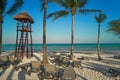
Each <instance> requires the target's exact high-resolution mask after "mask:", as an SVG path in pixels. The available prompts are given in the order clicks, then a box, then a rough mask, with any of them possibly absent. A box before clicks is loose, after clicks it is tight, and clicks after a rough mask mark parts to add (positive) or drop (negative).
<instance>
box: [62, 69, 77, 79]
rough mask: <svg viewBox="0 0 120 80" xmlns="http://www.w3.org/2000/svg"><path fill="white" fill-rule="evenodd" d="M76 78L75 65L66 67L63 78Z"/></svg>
mask: <svg viewBox="0 0 120 80" xmlns="http://www.w3.org/2000/svg"><path fill="white" fill-rule="evenodd" d="M75 78H76V73H75V71H74V68H73V67H65V68H64V72H63V76H62V79H63V80H75Z"/></svg>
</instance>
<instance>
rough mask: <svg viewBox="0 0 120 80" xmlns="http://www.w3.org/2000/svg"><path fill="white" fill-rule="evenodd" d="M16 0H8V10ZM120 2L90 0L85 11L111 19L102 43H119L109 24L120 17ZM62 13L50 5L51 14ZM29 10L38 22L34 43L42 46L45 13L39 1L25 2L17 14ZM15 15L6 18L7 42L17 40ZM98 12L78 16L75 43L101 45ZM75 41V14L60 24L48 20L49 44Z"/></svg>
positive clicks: (34, 26)
mask: <svg viewBox="0 0 120 80" xmlns="http://www.w3.org/2000/svg"><path fill="white" fill-rule="evenodd" d="M13 1H14V0H8V5H7V8H6V10H7V9H8V8H9V7H10V6H11V5H12V4H13ZM119 3H120V0H88V3H87V4H86V6H85V7H84V9H100V10H102V11H103V12H104V13H105V14H106V15H107V19H106V20H105V21H104V22H103V23H102V24H101V43H119V42H120V39H119V38H118V36H116V35H115V34H113V33H111V32H106V30H107V29H108V22H109V21H111V20H115V19H119V18H120V10H119V7H120V4H119ZM58 10H62V8H61V7H60V6H58V5H54V4H51V3H50V4H49V5H48V14H49V13H51V12H54V11H58ZM23 11H26V12H27V13H29V15H30V16H31V17H32V18H33V19H34V21H35V23H34V24H32V30H33V43H42V34H43V13H40V2H39V0H29V2H28V0H24V5H23V7H22V8H21V9H20V10H19V11H18V12H17V13H16V14H18V13H21V12H23ZM16 14H14V15H7V16H5V17H4V24H3V43H7V44H9V43H15V40H16V21H15V20H14V19H13V16H15V15H16ZM95 14H96V13H89V14H86V15H83V14H76V16H75V29H74V32H75V33H74V41H75V43H97V29H98V28H97V23H96V21H95V19H94V15H95ZM70 42H71V15H69V16H66V17H63V18H60V19H58V20H56V21H54V22H53V21H52V19H48V20H47V43H70Z"/></svg>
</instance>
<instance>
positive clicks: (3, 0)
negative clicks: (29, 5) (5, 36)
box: [0, 0, 23, 55]
mask: <svg viewBox="0 0 120 80" xmlns="http://www.w3.org/2000/svg"><path fill="white" fill-rule="evenodd" d="M7 1H8V0H0V55H1V50H2V24H3V22H4V17H5V15H6V14H14V13H15V12H17V10H18V9H19V8H20V7H21V6H22V4H23V0H15V2H14V4H13V5H12V6H11V7H10V8H9V9H8V10H7V11H6V6H7Z"/></svg>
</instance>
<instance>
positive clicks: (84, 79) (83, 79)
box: [76, 74, 88, 80]
mask: <svg viewBox="0 0 120 80" xmlns="http://www.w3.org/2000/svg"><path fill="white" fill-rule="evenodd" d="M76 76H77V77H81V78H82V80H88V79H86V78H84V77H82V76H81V75H79V74H76Z"/></svg>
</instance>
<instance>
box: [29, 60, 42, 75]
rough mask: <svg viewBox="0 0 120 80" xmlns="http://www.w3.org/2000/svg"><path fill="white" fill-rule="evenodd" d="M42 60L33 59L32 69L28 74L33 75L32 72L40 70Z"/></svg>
mask: <svg viewBox="0 0 120 80" xmlns="http://www.w3.org/2000/svg"><path fill="white" fill-rule="evenodd" d="M41 65H42V62H41V61H31V63H30V70H29V71H28V74H29V75H31V72H34V73H36V72H39V71H40V68H41Z"/></svg>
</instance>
